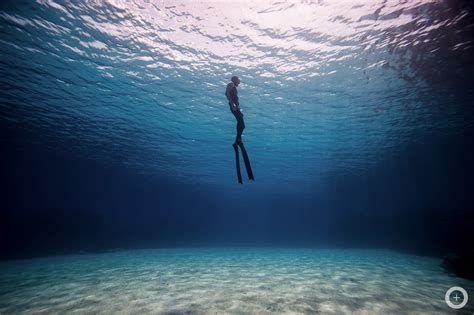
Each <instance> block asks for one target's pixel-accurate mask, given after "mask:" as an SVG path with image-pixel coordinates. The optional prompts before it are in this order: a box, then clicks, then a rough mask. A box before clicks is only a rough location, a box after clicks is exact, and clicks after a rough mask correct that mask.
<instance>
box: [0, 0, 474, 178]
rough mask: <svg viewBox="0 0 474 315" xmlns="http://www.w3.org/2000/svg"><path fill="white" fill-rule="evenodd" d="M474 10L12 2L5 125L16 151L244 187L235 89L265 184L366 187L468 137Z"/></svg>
mask: <svg viewBox="0 0 474 315" xmlns="http://www.w3.org/2000/svg"><path fill="white" fill-rule="evenodd" d="M470 6H471V5H470V4H469V2H468V1H441V0H439V1H429V0H427V1H415V0H412V1H382V0H377V1H376V0H374V1H361V0H358V1H352V0H351V1H349V0H343V1H326V0H319V1H290V2H287V1H274V2H273V1H182V2H180V1H112V0H110V1H49V0H43V1H2V4H0V8H1V11H0V90H1V92H0V114H1V116H0V119H1V121H2V124H4V125H7V126H8V128H10V129H12V130H18V129H21V130H23V131H24V133H25V134H22V138H21V141H20V142H19V145H25V146H26V145H30V144H31V143H39V144H41V146H45V147H49V149H50V150H53V151H58V152H64V153H65V154H73V155H77V156H84V157H87V158H91V159H95V160H98V161H100V162H103V163H107V164H117V165H123V166H126V167H129V168H131V169H134V170H136V171H140V172H144V173H151V174H158V175H160V174H163V175H169V176H172V177H176V178H181V179H183V180H186V181H191V182H206V183H209V184H219V185H220V184H234V183H235V174H234V172H235V170H234V169H233V166H234V164H233V163H234V162H233V153H232V148H231V146H230V145H231V143H232V142H233V138H234V129H235V122H234V117H233V116H232V115H231V114H230V112H229V109H228V105H227V102H226V99H225V96H224V90H225V85H226V83H227V82H228V80H229V78H230V77H231V76H232V75H238V76H240V78H241V80H242V84H241V85H240V86H239V96H240V100H241V107H242V108H243V111H244V113H245V119H246V125H247V128H246V130H245V133H244V141H245V143H246V146H247V149H248V150H249V154H250V158H251V160H252V163H253V167H254V172H255V175H256V178H257V181H259V182H260V183H264V184H265V183H266V184H269V185H272V184H275V183H277V182H278V183H281V182H283V183H287V184H291V183H295V182H298V183H301V182H305V181H310V180H311V181H314V180H318V179H322V178H324V176H328V175H330V174H331V173H333V172H339V173H342V174H344V173H357V172H361V171H364V170H367V169H369V168H370V167H371V166H372V165H374V164H376V163H377V162H378V161H379V159H380V158H381V157H382V156H386V155H390V154H394V153H396V152H397V151H399V150H401V149H403V147H404V145H405V144H406V143H407V142H417V141H422V139H423V137H424V136H428V135H435V136H436V135H452V134H456V133H458V132H459V131H460V130H462V129H465V128H472V127H473V119H472V117H473V115H472V113H473V111H472V103H473V100H474V98H473V95H472V87H471V84H472V83H473V80H472V78H473V75H472V74H473V73H474V72H473V68H474V67H473V62H472V58H471V55H472V52H473V41H472V34H473V31H474V27H473V17H472V14H471V10H470ZM3 140H4V141H8V139H3Z"/></svg>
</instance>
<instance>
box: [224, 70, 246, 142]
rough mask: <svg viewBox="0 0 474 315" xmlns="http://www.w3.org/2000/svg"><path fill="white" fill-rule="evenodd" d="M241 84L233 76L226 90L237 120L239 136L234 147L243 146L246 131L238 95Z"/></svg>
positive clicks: (231, 109)
mask: <svg viewBox="0 0 474 315" xmlns="http://www.w3.org/2000/svg"><path fill="white" fill-rule="evenodd" d="M239 84H240V79H239V77H237V76H233V77H232V78H231V79H230V82H229V83H228V84H227V87H226V89H225V96H226V97H227V100H228V101H229V107H230V111H231V112H232V114H234V117H235V119H236V120H237V136H236V137H235V142H234V145H238V144H242V143H243V142H242V133H243V132H244V129H245V122H244V114H243V113H242V112H241V111H240V104H239V96H238V95H237V87H238V86H239Z"/></svg>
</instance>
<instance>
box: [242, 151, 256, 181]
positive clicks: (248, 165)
mask: <svg viewBox="0 0 474 315" xmlns="http://www.w3.org/2000/svg"><path fill="white" fill-rule="evenodd" d="M239 147H240V149H241V150H242V157H243V158H244V162H245V168H246V169H247V175H248V177H249V180H253V181H255V178H254V177H253V172H252V166H251V165H250V160H249V156H248V154H247V150H245V147H244V144H243V143H242V142H240V143H239Z"/></svg>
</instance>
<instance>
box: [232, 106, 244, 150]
mask: <svg viewBox="0 0 474 315" xmlns="http://www.w3.org/2000/svg"><path fill="white" fill-rule="evenodd" d="M232 114H234V117H235V119H236V120H237V127H236V129H237V136H236V137H235V142H234V143H239V142H242V132H243V131H244V128H245V125H244V120H243V117H242V113H241V112H240V111H235V112H232Z"/></svg>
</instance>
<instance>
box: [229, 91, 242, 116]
mask: <svg viewBox="0 0 474 315" xmlns="http://www.w3.org/2000/svg"><path fill="white" fill-rule="evenodd" d="M230 101H231V103H232V110H233V111H236V110H240V105H239V97H238V96H237V88H236V87H234V88H233V89H232V90H230Z"/></svg>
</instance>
